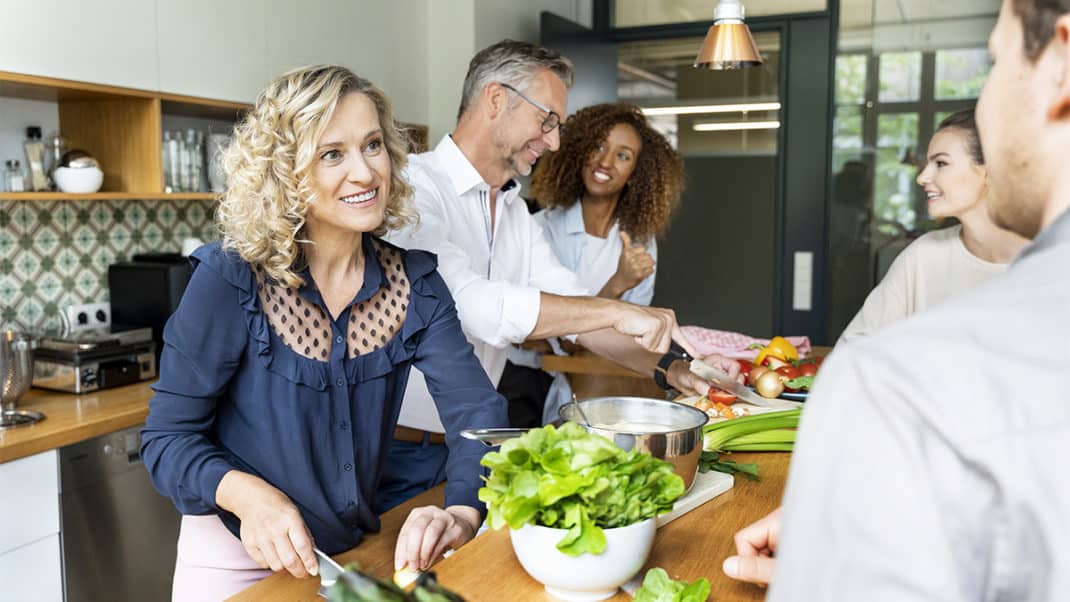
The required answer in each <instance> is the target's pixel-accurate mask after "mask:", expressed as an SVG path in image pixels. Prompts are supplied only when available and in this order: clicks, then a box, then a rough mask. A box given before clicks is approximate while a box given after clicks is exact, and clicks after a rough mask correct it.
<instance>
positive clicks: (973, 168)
mask: <svg viewBox="0 0 1070 602" xmlns="http://www.w3.org/2000/svg"><path fill="white" fill-rule="evenodd" d="M917 182H918V186H921V187H922V188H923V189H924V190H925V195H926V197H928V202H929V217H931V218H933V219H940V218H946V217H961V216H962V215H963V214H964V213H966V212H967V211H969V210H970V209H972V208H973V207H975V206H977V205H978V203H980V202H982V201H984V200H985V196H986V195H987V193H988V183H987V172H986V170H985V166H984V165H978V164H977V163H975V162H974V160H973V158H972V156H971V155H970V151H969V139H968V134H967V133H966V132H965V131H964V130H962V129H961V128H946V129H943V130H940V131H938V132H937V133H936V134H934V135H933V138H932V140H930V141H929V152H928V160H927V162H926V164H925V169H923V170H922V171H921V173H919V174H918V178H917Z"/></svg>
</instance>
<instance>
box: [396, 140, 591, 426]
mask: <svg viewBox="0 0 1070 602" xmlns="http://www.w3.org/2000/svg"><path fill="white" fill-rule="evenodd" d="M406 177H407V179H408V181H409V183H410V184H411V185H412V186H413V189H414V193H413V200H414V203H415V205H416V209H417V211H419V213H420V223H419V224H418V225H416V226H411V227H408V228H405V229H404V230H401V231H398V232H394V233H391V234H390V235H389V236H388V237H387V239H388V240H389V241H390V242H392V243H394V244H396V245H398V246H401V247H404V248H408V249H424V250H427V251H431V252H433V253H436V254H437V255H438V271H439V273H440V274H441V275H442V277H443V279H444V280H445V281H446V285H447V286H448V287H449V289H450V292H451V293H452V294H453V297H454V300H455V301H456V303H457V313H458V315H459V316H460V319H461V327H462V328H463V329H464V332H465V335H467V337H468V340H469V342H471V343H472V346H473V347H474V348H475V354H476V357H477V358H479V362H480V363H481V364H482V365H483V369H484V370H486V371H487V375H488V376H490V380H491V382H493V383H494V384H495V385H497V383H498V380H499V379H500V378H501V375H502V370H503V369H504V368H505V359H506V350H507V348H508V346H509V345H510V344H512V343H519V342H521V341H523V340H524V339H526V338H527V337H528V335H529V334H531V331H532V330H534V329H535V323H536V321H537V320H538V317H539V305H540V298H539V296H540V293H541V292H542V291H546V292H548V293H554V294H558V295H586V294H587V290H586V289H585V288H584V287H582V286H581V285H580V283H579V282H578V281H577V280H576V275H575V274H573V273H572V272H571V271H569V270H568V269H566V268H565V267H564V266H562V265H561V262H559V261H558V260H557V256H556V255H554V252H553V250H552V249H551V248H550V245H549V243H548V242H547V241H546V238H545V237H544V235H543V231H542V227H541V226H540V225H539V224H538V223H536V222H535V220H534V219H533V218H532V216H531V215H530V214H529V213H528V209H527V205H526V204H525V203H524V201H523V199H521V198H520V185H519V184H517V183H516V182H515V181H511V182H509V183H507V184H506V185H505V186H503V187H502V190H501V191H500V192H499V193H498V195H497V197H496V198H494V199H492V198H491V187H490V185H489V184H487V183H486V182H484V181H483V178H482V177H481V176H480V175H479V172H478V171H476V168H475V167H474V166H473V165H472V164H471V162H469V161H468V158H467V157H465V156H464V153H462V152H461V149H460V148H458V147H457V145H456V144H455V143H454V142H453V139H452V138H450V137H449V136H446V137H444V138H443V139H442V141H441V142H439V144H438V146H436V147H435V150H433V151H431V152H427V153H421V154H419V155H413V156H410V157H409V166H408V168H407V169H406ZM492 202H493V203H494V222H495V223H494V224H491V210H490V207H491V205H490V203H492ZM398 422H399V424H402V425H404V426H408V427H412V428H418V429H421V430H427V431H435V432H443V430H444V429H443V428H442V423H441V421H440V420H439V418H438V412H437V410H436V409H435V405H434V403H433V401H432V400H431V395H430V393H428V392H427V385H426V383H425V382H424V379H423V375H422V374H419V373H418V371H416V370H413V371H412V376H410V378H409V385H408V389H407V391H406V393H405V399H404V401H403V402H402V405H401V415H400V418H399V420H398ZM503 426H504V425H503Z"/></svg>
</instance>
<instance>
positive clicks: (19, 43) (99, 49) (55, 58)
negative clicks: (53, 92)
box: [0, 0, 159, 90]
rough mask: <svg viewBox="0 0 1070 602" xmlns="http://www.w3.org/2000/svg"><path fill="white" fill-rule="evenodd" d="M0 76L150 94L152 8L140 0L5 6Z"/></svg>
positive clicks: (154, 82) (45, 0) (155, 81)
mask: <svg viewBox="0 0 1070 602" xmlns="http://www.w3.org/2000/svg"><path fill="white" fill-rule="evenodd" d="M3 6H5V7H6V8H5V9H4V16H3V18H0V70H4V71H15V72H18V73H28V74H32V75H44V76H48V77H58V78H63V79H73V80H78V81H86V82H93V83H99V84H109V85H113V86H127V87H131V88H144V89H147V90H154V89H156V87H157V86H158V85H159V65H158V64H157V61H156V6H155V5H154V3H152V2H144V1H143V0H94V1H93V2H70V1H69V0H32V1H20V2H9V3H5V4H4V5H3Z"/></svg>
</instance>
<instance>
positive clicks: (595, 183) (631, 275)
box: [503, 103, 684, 422]
mask: <svg viewBox="0 0 1070 602" xmlns="http://www.w3.org/2000/svg"><path fill="white" fill-rule="evenodd" d="M531 187H532V194H533V196H534V197H535V199H536V200H537V201H538V203H539V205H541V206H542V207H544V208H545V209H544V210H543V211H540V212H539V213H538V214H537V215H536V216H535V217H536V219H537V220H538V221H539V222H540V223H542V225H543V230H544V232H545V233H546V238H547V239H548V240H549V242H550V245H551V246H552V247H553V249H554V252H555V253H556V254H557V257H558V259H559V260H560V261H561V263H562V264H563V265H564V266H565V267H567V268H569V269H570V270H572V271H573V272H575V273H576V274H577V275H578V276H579V280H580V282H581V283H582V284H583V285H584V286H585V287H587V289H588V290H589V291H590V293H591V294H592V295H598V296H600V297H608V298H611V299H621V300H623V301H628V302H631V303H637V304H640V305H650V301H651V299H652V298H653V296H654V277H655V267H656V260H657V243H656V242H655V237H656V236H658V235H660V234H663V233H664V232H665V230H666V229H667V228H668V225H669V218H670V217H671V216H672V212H673V209H674V208H675V207H676V205H677V203H678V202H679V200H680V194H681V193H682V191H683V187H684V167H683V161H682V159H681V158H680V155H679V154H678V153H677V152H676V151H675V150H673V148H672V146H671V145H670V144H669V142H668V141H667V140H666V139H665V137H664V136H662V135H661V134H659V133H658V132H657V131H656V130H655V129H654V128H652V127H651V126H650V124H649V123H647V120H646V117H644V116H643V113H642V111H641V110H640V109H639V107H637V106H635V105H631V104H626V103H613V104H599V105H594V106H591V107H587V108H584V109H581V110H580V111H578V112H576V114H575V115H573V116H572V117H571V118H569V120H568V123H567V127H566V128H565V131H564V133H563V135H562V137H561V148H560V149H558V150H557V151H556V152H553V153H548V154H547V155H546V156H544V157H543V158H542V159H541V160H540V161H539V163H538V164H537V165H536V167H535V172H534V174H533V176H532V182H531ZM510 360H511V361H512V363H513V364H520V365H529V366H530V365H531V362H530V359H526V358H525V354H524V353H523V352H522V351H517V352H514V353H512V354H511V356H510ZM511 370H512V369H511ZM504 378H505V377H503V379H504ZM510 396H511V395H510ZM569 397H571V391H569V390H568V385H567V381H565V379H564V378H563V377H560V376H559V377H557V378H556V381H555V383H554V385H553V386H552V387H551V390H550V394H549V395H548V396H547V400H546V404H545V407H544V409H543V413H542V418H543V421H544V422H550V421H552V420H555V419H556V418H557V405H558V403H555V402H554V399H557V401H558V402H561V401H564V400H567V399H568V398H569ZM511 412H513V413H514V415H518V412H517V411H516V410H515V409H513V408H511ZM514 422H516V420H515V419H514Z"/></svg>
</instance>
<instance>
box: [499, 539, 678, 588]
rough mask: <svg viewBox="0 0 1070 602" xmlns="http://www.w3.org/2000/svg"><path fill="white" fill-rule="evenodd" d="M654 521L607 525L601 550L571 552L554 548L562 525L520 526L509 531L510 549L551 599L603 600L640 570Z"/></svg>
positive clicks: (647, 548)
mask: <svg viewBox="0 0 1070 602" xmlns="http://www.w3.org/2000/svg"><path fill="white" fill-rule="evenodd" d="M655 529H657V523H656V522H655V520H654V519H652V518H650V519H647V520H644V521H642V522H638V523H635V524H634V525H628V526H627V527H618V528H616V529H606V530H605V533H606V549H605V551H604V552H602V553H601V554H598V555H597V556H596V555H593V554H581V555H580V556H569V555H568V554H565V553H563V552H561V551H560V550H558V549H557V542H559V541H561V538H562V537H564V536H565V533H566V532H567V531H566V530H565V529H551V528H549V527H539V526H535V525H524V526H523V527H521V528H520V529H516V530H512V529H510V530H509V539H510V540H511V541H512V543H513V552H515V553H516V557H517V559H519V560H520V565H521V566H523V567H524V570H525V571H527V572H528V575H531V577H532V578H533V579H535V580H536V581H538V582H539V583H542V584H543V585H544V586H545V587H546V592H547V593H548V594H550V595H551V596H554V597H555V598H560V599H561V600H569V601H574V602H589V601H592V600H605V599H606V598H609V597H610V596H612V595H613V594H615V593H617V588H618V587H620V585H621V584H623V583H626V582H627V581H628V580H629V579H631V578H632V577H634V576H635V574H636V573H638V572H639V569H641V568H643V564H644V563H646V559H647V556H649V555H650V548H651V546H652V545H653V544H654V531H655Z"/></svg>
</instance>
